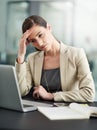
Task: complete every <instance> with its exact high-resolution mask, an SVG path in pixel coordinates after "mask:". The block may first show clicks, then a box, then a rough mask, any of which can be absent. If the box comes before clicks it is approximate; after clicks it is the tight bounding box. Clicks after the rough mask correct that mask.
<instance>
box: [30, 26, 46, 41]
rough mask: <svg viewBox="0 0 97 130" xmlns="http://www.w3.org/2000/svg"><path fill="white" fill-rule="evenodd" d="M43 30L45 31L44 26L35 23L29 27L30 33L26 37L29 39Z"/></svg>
mask: <svg viewBox="0 0 97 130" xmlns="http://www.w3.org/2000/svg"><path fill="white" fill-rule="evenodd" d="M44 31H46V28H44V27H42V26H38V25H35V26H33V27H32V28H31V34H30V36H29V37H28V39H29V40H30V39H32V37H33V38H34V37H36V36H38V34H40V33H42V32H44Z"/></svg>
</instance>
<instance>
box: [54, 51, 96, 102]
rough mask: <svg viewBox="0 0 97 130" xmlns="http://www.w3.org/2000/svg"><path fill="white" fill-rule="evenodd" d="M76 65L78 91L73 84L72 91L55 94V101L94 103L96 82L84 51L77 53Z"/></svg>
mask: <svg viewBox="0 0 97 130" xmlns="http://www.w3.org/2000/svg"><path fill="white" fill-rule="evenodd" d="M72 55H73V54H72ZM75 64H76V68H77V73H76V74H77V75H76V77H77V78H76V80H78V86H77V87H78V89H75V88H72V84H71V86H70V87H71V89H70V90H68V91H61V92H56V93H54V100H55V101H65V102H73V101H75V102H87V101H88V102H92V101H94V97H95V86H94V81H93V77H92V73H91V71H90V68H89V63H88V60H87V57H86V54H85V52H84V50H83V49H80V50H79V51H78V52H77V55H76V57H75ZM68 80H69V79H68ZM76 80H75V81H76ZM75 81H74V82H75Z"/></svg>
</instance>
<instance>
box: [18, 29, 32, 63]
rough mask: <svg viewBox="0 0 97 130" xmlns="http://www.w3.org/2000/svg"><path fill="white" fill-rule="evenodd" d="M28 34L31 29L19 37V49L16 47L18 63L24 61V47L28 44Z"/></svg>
mask: <svg viewBox="0 0 97 130" xmlns="http://www.w3.org/2000/svg"><path fill="white" fill-rule="evenodd" d="M30 34H31V29H29V30H27V31H26V32H25V33H24V34H23V36H22V37H21V39H20V42H19V49H18V63H23V62H24V58H25V54H26V48H27V45H28V44H29V42H28V40H27V39H28V37H29V36H30Z"/></svg>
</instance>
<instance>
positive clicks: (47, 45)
mask: <svg viewBox="0 0 97 130" xmlns="http://www.w3.org/2000/svg"><path fill="white" fill-rule="evenodd" d="M31 30H32V31H31V34H30V36H29V37H28V41H29V42H31V43H32V45H33V46H34V47H35V48H37V49H39V50H43V51H49V50H50V49H51V44H52V43H53V36H52V33H51V28H50V26H47V28H44V27H42V26H39V25H34V26H33V27H32V28H31Z"/></svg>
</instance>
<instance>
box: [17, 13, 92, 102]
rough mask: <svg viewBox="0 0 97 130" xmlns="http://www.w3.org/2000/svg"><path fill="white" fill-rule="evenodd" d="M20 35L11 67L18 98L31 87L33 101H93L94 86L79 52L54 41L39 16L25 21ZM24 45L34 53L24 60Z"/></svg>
mask: <svg viewBox="0 0 97 130" xmlns="http://www.w3.org/2000/svg"><path fill="white" fill-rule="evenodd" d="M22 31H23V35H22V37H21V39H20V42H19V49H18V57H17V60H16V64H15V67H16V73H17V77H18V81H19V86H20V91H21V95H22V96H24V95H27V94H28V93H29V91H30V90H31V88H32V87H33V89H34V91H33V93H32V97H34V98H36V99H39V98H41V99H43V100H54V101H64V102H73V101H74V102H92V101H93V100H94V95H95V88H94V82H93V78H92V75H91V72H90V68H89V64H88V61H87V58H86V55H85V52H84V50H83V49H82V48H76V47H72V46H68V45H66V44H63V43H62V42H60V41H58V40H57V39H56V38H55V37H54V36H53V34H52V30H51V27H50V25H49V24H48V23H47V22H46V21H45V20H44V19H43V18H42V17H40V16H36V15H33V16H29V17H28V18H26V19H25V20H24V22H23V25H22ZM28 44H32V46H34V47H35V48H36V49H37V51H36V52H32V53H31V54H29V55H28V57H27V58H26V60H25V54H26V47H27V45H28Z"/></svg>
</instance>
